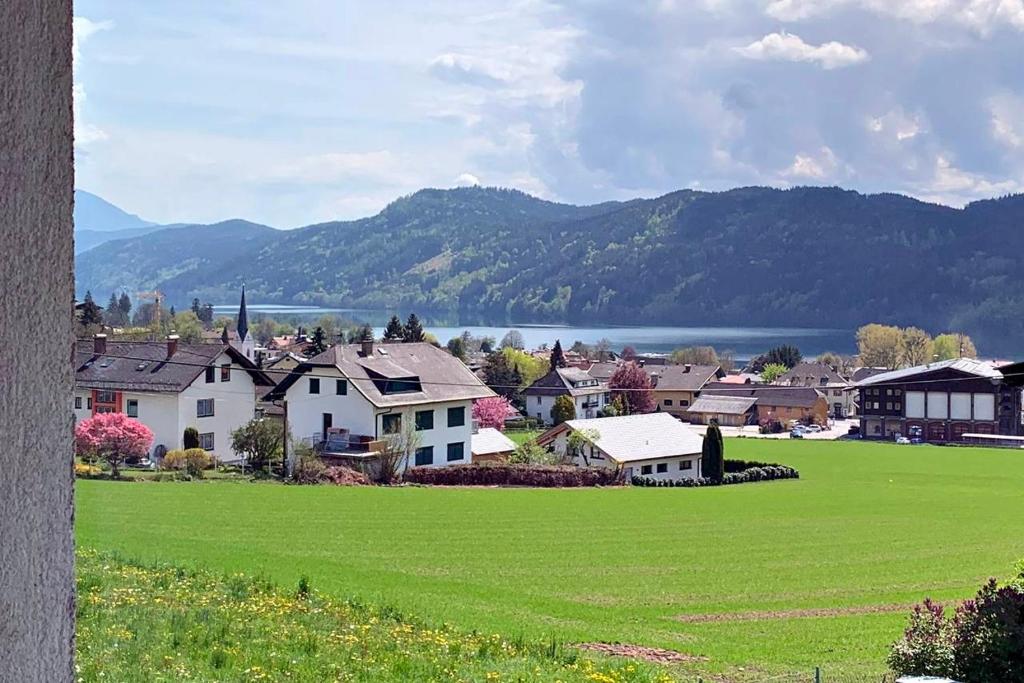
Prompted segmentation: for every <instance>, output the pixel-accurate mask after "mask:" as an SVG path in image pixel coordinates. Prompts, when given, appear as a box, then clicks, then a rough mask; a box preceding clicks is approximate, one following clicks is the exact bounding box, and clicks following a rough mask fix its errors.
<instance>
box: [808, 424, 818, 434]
mask: <svg viewBox="0 0 1024 683" xmlns="http://www.w3.org/2000/svg"><path fill="white" fill-rule="evenodd" d="M807 431H808V432H815V433H817V432H820V431H821V425H807Z"/></svg>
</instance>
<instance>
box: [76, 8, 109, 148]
mask: <svg viewBox="0 0 1024 683" xmlns="http://www.w3.org/2000/svg"><path fill="white" fill-rule="evenodd" d="M113 27H114V22H112V21H92V20H91V19H87V18H85V17H74V18H73V19H72V20H71V70H72V73H73V74H74V81H75V83H74V85H73V86H72V89H71V96H72V98H71V102H72V113H73V115H74V119H75V131H74V132H75V146H76V147H85V146H87V145H89V144H91V143H94V142H99V141H101V140H106V139H107V137H108V136H107V134H106V132H104V131H103V130H102V129H100V128H98V127H97V126H95V125H93V124H91V123H86V122H85V116H84V109H85V100H86V94H85V85H84V84H83V83H82V82H81V78H80V76H79V73H78V72H79V67H80V64H81V61H82V43H84V42H85V41H86V40H88V39H89V37H90V36H92V35H93V34H95V33H98V32H100V31H107V30H109V29H112V28H113Z"/></svg>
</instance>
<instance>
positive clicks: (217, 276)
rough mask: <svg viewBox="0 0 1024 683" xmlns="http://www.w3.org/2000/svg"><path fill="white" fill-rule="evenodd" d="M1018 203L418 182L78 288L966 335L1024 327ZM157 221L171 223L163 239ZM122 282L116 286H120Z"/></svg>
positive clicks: (153, 241) (122, 255)
mask: <svg viewBox="0 0 1024 683" xmlns="http://www.w3.org/2000/svg"><path fill="white" fill-rule="evenodd" d="M1022 219H1024V197H1018V196H1014V197H1007V198H1003V199H996V200H988V201H983V202H977V203H974V204H971V205H969V206H968V207H967V208H965V209H953V208H949V207H944V206H939V205H934V204H926V203H923V202H919V201H917V200H914V199H910V198H908V197H904V196H900V195H891V194H881V195H862V194H859V193H857V192H851V191H845V190H841V189H838V188H797V189H792V190H776V189H769V188H758V187H752V188H741V189H736V190H731V191H728V192H719V193H709V192H696V191H690V190H683V191H680V192H675V193H672V194H668V195H665V196H663V197H658V198H656V199H643V200H633V201H630V202H624V203H607V204H602V205H597V206H591V207H575V206H570V205H565V204H556V203H551V202H545V201H542V200H539V199H536V198H534V197H530V196H529V195H526V194H523V193H521V192H517V191H511V190H499V189H491V188H460V189H454V190H422V191H420V192H417V193H415V194H413V195H411V196H408V197H404V198H402V199H399V200H398V201H396V202H394V203H392V204H391V205H390V206H388V207H387V208H386V209H384V210H383V211H382V212H381V213H380V214H378V215H376V216H373V217H371V218H366V219H362V220H357V221H348V222H337V223H324V224H320V225H313V226H309V227H306V228H301V229H298V230H292V231H275V230H273V229H271V228H267V227H265V226H256V225H254V224H246V223H244V222H242V221H230V222H228V223H222V224H218V225H215V226H202V227H190V228H178V229H176V230H187V231H190V232H188V233H187V234H186V233H181V232H178V233H174V231H172V230H165V231H159V232H155V233H152V234H150V235H147V236H145V237H143V238H138V239H130V240H122V241H118V242H111V243H107V244H103V245H100V246H99V247H96V248H95V249H92V250H90V251H89V252H87V253H85V254H82V255H80V257H79V263H78V289H79V293H82V292H84V290H85V289H86V288H90V289H92V290H93V292H94V293H97V292H98V293H100V295H106V293H107V292H108V290H112V289H115V288H122V287H123V288H127V289H129V291H131V290H132V289H135V288H147V289H148V288H152V287H159V288H160V289H161V290H162V291H163V292H164V293H165V294H166V295H167V296H168V300H169V301H171V302H175V301H178V302H187V301H190V300H191V298H192V297H193V296H199V297H200V298H202V299H203V300H213V301H231V300H233V299H234V297H235V296H236V294H237V291H238V288H239V286H240V285H241V283H242V282H243V281H244V282H245V284H246V288H247V290H248V291H249V292H250V293H251V300H252V301H258V302H261V303H303V304H311V303H314V304H324V305H334V306H345V307H365V308H399V309H401V310H403V311H405V310H411V309H415V310H416V311H417V312H420V313H421V314H432V315H435V316H447V317H449V318H455V317H457V318H459V321H460V322H461V323H462V324H468V323H471V322H504V321H506V320H514V321H528V322H568V323H613V324H663V325H669V324H672V325H686V324H702V325H703V324H721V325H772V326H818V327H854V326H857V325H859V324H861V323H864V322H868V321H879V322H892V323H899V324H902V325H910V324H916V325H920V326H923V327H925V328H926V329H929V330H930V331H933V332H939V331H942V330H943V329H945V328H948V327H956V328H962V329H965V330H966V331H968V332H970V333H972V334H973V335H975V337H976V338H980V340H981V341H982V343H985V344H986V348H993V344H1001V346H997V348H999V349H1000V350H1002V349H1005V348H1006V342H1007V340H1011V341H1012V340H1014V339H1016V340H1022V339H1024V294H1022V285H1024V268H1022V266H1024V263H1022V261H1024V230H1022V229H1021V223H1022ZM165 233H167V234H165ZM115 283H116V284H115Z"/></svg>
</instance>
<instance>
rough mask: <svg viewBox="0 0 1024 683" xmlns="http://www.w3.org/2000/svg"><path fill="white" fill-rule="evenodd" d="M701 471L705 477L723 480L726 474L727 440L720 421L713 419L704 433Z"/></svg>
mask: <svg viewBox="0 0 1024 683" xmlns="http://www.w3.org/2000/svg"><path fill="white" fill-rule="evenodd" d="M700 471H701V476H702V477H704V478H705V479H712V480H714V481H721V480H722V477H723V476H724V475H725V442H724V441H723V440H722V430H721V429H719V428H718V422H716V421H715V420H712V421H711V424H709V425H708V428H707V431H706V433H705V434H704V443H703V445H702V446H701V451H700Z"/></svg>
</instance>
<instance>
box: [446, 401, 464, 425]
mask: <svg viewBox="0 0 1024 683" xmlns="http://www.w3.org/2000/svg"><path fill="white" fill-rule="evenodd" d="M464 424H466V409H465V408H464V407H462V406H459V407H458V408H449V409H448V426H449V427H461V426H462V425H464Z"/></svg>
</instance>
